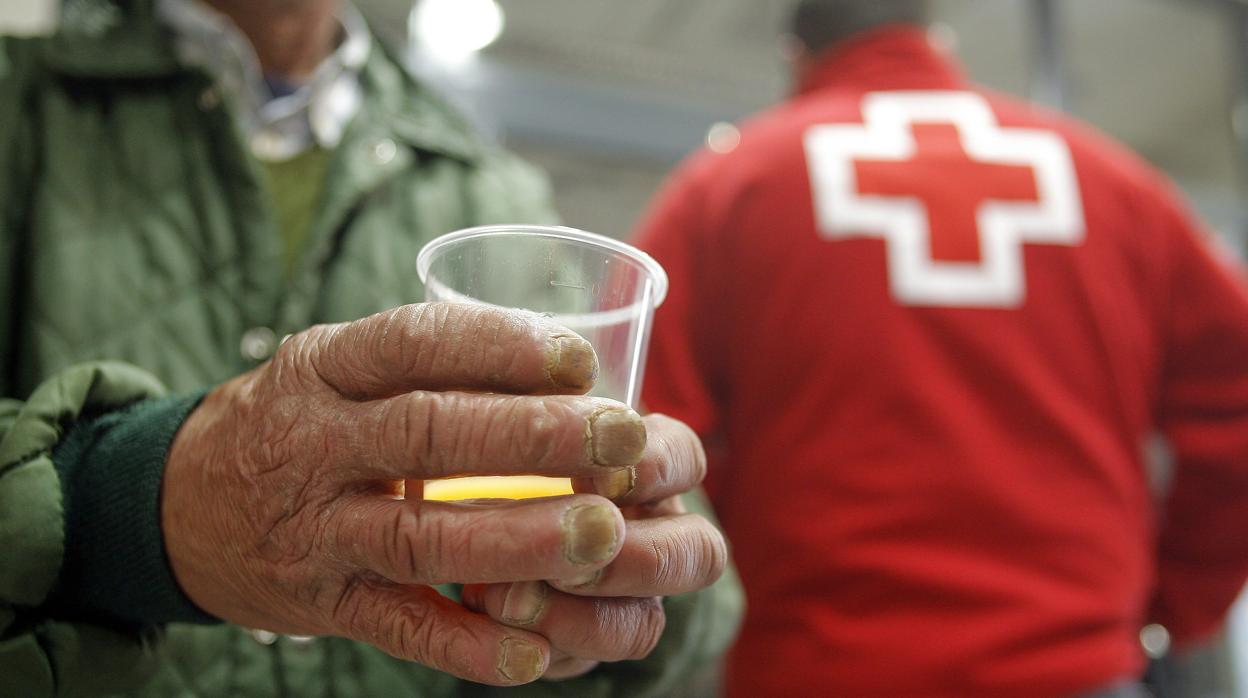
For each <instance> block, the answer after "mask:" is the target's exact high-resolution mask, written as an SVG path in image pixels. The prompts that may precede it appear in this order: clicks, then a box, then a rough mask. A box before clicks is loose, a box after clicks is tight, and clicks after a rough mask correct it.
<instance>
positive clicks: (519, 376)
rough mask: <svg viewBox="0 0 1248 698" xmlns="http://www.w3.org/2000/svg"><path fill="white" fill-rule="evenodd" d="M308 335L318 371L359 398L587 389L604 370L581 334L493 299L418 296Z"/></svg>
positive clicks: (341, 390) (346, 393)
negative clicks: (439, 299)
mask: <svg viewBox="0 0 1248 698" xmlns="http://www.w3.org/2000/svg"><path fill="white" fill-rule="evenodd" d="M305 335H307V336H306V337H304V338H303V339H301V340H300V341H299V342H297V343H296V345H302V346H303V347H305V348H309V349H310V350H309V352H308V354H309V359H310V360H311V362H312V365H313V368H314V369H315V371H316V373H317V375H318V376H320V378H321V379H322V380H323V381H324V382H325V383H327V384H329V386H330V387H332V388H333V389H334V390H336V391H337V392H339V393H340V394H342V395H343V396H345V397H349V398H352V399H357V400H363V399H375V398H384V397H392V396H394V395H400V394H402V393H407V392H411V391H414V390H455V389H464V390H488V391H493V392H505V393H513V394H541V393H546V394H551V393H584V392H586V391H588V390H589V388H590V387H592V386H593V384H594V380H595V379H596V378H597V376H598V359H597V357H596V356H595V354H594V349H593V347H592V346H590V344H589V342H587V341H585V340H584V339H583V338H581V337H580V336H579V335H577V334H576V333H574V332H571V331H570V330H568V329H566V328H564V327H561V326H560V325H557V324H555V323H553V322H551V321H550V320H548V319H546V318H543V317H541V316H539V315H537V314H536V313H530V312H527V311H521V310H508V309H505V308H497V307H494V306H486V305H478V304H472V303H417V304H414V305H405V306H402V307H399V308H394V309H392V310H387V311H385V312H382V313H377V314H376V315H372V316H369V317H366V318H364V319H362V320H357V321H355V322H349V323H344V324H341V325H329V326H323V327H318V328H313V329H312V330H310V331H309V332H308V333H305ZM309 343H310V345H309Z"/></svg>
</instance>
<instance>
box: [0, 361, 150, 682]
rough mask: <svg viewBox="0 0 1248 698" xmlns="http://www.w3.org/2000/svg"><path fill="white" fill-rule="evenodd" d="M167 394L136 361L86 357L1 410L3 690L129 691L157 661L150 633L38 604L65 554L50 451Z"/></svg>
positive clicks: (57, 485) (0, 623) (0, 676)
mask: <svg viewBox="0 0 1248 698" xmlns="http://www.w3.org/2000/svg"><path fill="white" fill-rule="evenodd" d="M161 392H162V388H161V386H160V384H159V383H158V382H157V381H156V380H155V379H154V378H153V377H151V376H150V375H148V374H147V373H144V372H142V371H140V370H139V369H136V368H134V367H131V366H128V365H125V364H119V363H97V364H83V365H79V366H75V367H72V368H69V369H66V370H65V371H63V372H61V373H59V374H57V375H56V376H53V377H52V378H50V379H48V380H47V381H45V382H44V383H43V384H42V385H40V386H39V387H38V388H37V389H36V390H35V391H34V393H33V394H31V396H30V397H29V399H27V400H25V401H24V402H23V403H20V404H19V403H16V402H14V401H7V402H6V403H5V405H4V408H3V410H2V411H0V551H2V552H0V555H3V564H0V695H13V696H18V695H20V696H52V695H67V694H68V695H73V694H83V693H104V692H109V691H115V690H128V689H132V688H133V687H135V686H136V685H139V684H141V683H142V681H143V679H144V677H145V676H147V675H148V673H149V672H150V671H151V670H152V669H153V658H152V655H151V653H150V647H149V642H148V640H149V639H150V638H147V637H145V636H144V634H142V633H140V632H138V631H133V632H124V631H120V630H110V629H107V628H104V627H102V626H98V625H91V624H84V623H71V622H64V621H59V620H54V619H52V618H51V617H49V616H48V615H47V614H46V612H45V611H44V610H43V608H42V607H43V605H44V603H45V601H47V599H48V597H49V595H50V594H51V593H52V590H53V588H54V587H55V585H56V583H57V580H58V577H59V576H60V572H61V568H62V564H63V559H64V555H65V523H64V521H65V520H64V508H63V502H62V495H61V491H62V490H61V484H60V480H59V478H58V476H57V471H56V468H55V466H54V464H53V461H52V451H53V449H54V448H55V447H56V446H57V445H58V443H59V442H60V441H61V439H62V437H63V436H64V434H65V433H66V432H67V431H69V430H70V428H71V427H72V426H73V425H74V424H76V423H77V422H79V421H80V420H84V419H86V418H88V417H89V416H90V415H92V414H98V413H100V412H106V411H110V410H115V409H118V408H120V407H121V406H124V405H129V404H132V403H135V402H137V401H139V400H142V399H145V398H149V397H154V396H157V395H159V394H160V393H161Z"/></svg>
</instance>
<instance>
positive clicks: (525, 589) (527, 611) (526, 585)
mask: <svg viewBox="0 0 1248 698" xmlns="http://www.w3.org/2000/svg"><path fill="white" fill-rule="evenodd" d="M549 588H550V587H548V586H546V582H515V583H514V584H512V585H511V587H510V588H509V589H507V596H506V597H504V598H503V618H502V620H503V622H504V623H510V624H512V625H530V624H532V623H535V622H537V617H538V616H540V615H541V614H542V609H544V608H545V607H546V591H547V590H548V589H549Z"/></svg>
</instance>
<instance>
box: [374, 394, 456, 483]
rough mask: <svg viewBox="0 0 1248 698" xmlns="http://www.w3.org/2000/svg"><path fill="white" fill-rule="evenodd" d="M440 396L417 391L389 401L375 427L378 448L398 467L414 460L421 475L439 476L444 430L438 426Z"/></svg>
mask: <svg viewBox="0 0 1248 698" xmlns="http://www.w3.org/2000/svg"><path fill="white" fill-rule="evenodd" d="M440 402H441V397H440V396H439V395H437V394H435V393H415V394H411V395H408V396H406V397H403V398H399V399H395V400H392V401H390V402H389V403H388V404H387V406H386V408H385V409H384V410H383V412H382V415H381V418H380V419H381V423H380V424H379V425H378V426H377V429H376V432H377V433H376V440H377V443H376V444H375V448H376V450H377V452H378V453H382V454H385V458H386V459H387V460H389V461H390V464H391V465H392V466H393V467H394V468H395V469H398V470H405V469H407V467H408V466H409V465H410V464H411V463H413V462H415V463H416V464H417V465H418V466H419V467H420V468H421V470H422V474H425V475H428V476H429V477H439V476H440V475H441V474H442V472H441V462H440V461H441V459H439V458H438V457H437V455H438V454H439V453H440V452H441V443H440V442H441V436H442V435H441V433H440V432H439V430H438V429H437V428H436V423H437V420H438V414H439V412H440Z"/></svg>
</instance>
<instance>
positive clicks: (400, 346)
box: [378, 303, 451, 375]
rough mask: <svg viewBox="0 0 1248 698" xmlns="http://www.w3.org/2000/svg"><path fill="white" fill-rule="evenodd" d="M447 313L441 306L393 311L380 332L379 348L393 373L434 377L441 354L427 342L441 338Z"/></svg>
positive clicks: (432, 343)
mask: <svg viewBox="0 0 1248 698" xmlns="http://www.w3.org/2000/svg"><path fill="white" fill-rule="evenodd" d="M450 313H451V309H450V308H449V307H448V305H447V304H444V303H417V304H413V305H405V306H403V307H401V308H397V309H395V310H394V311H393V312H392V313H390V314H389V315H388V316H387V318H386V322H384V323H383V324H382V327H381V329H380V335H381V336H380V337H379V338H378V346H379V347H380V349H381V351H382V355H381V358H382V360H383V361H385V362H386V365H388V366H389V367H390V368H391V369H392V371H397V372H403V371H407V370H414V371H415V372H417V373H419V374H424V375H432V374H433V373H435V372H436V371H437V370H438V364H439V361H440V360H441V352H438V351H437V349H436V346H435V343H434V342H432V341H430V340H431V339H432V338H434V337H441V336H443V334H444V332H445V331H446V329H447V326H448V324H449V322H448V317H449V314H450Z"/></svg>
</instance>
